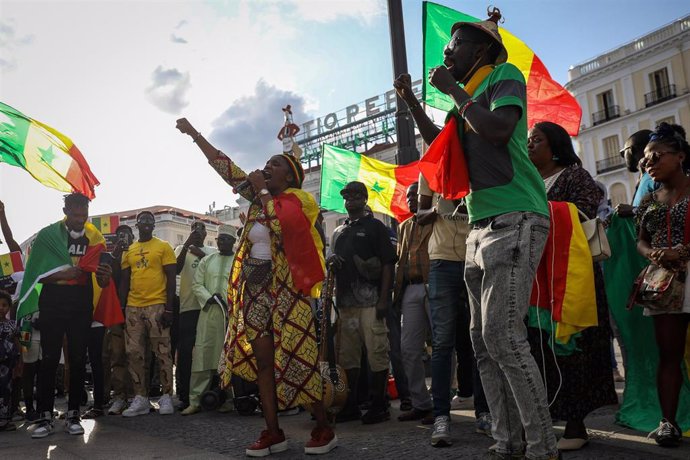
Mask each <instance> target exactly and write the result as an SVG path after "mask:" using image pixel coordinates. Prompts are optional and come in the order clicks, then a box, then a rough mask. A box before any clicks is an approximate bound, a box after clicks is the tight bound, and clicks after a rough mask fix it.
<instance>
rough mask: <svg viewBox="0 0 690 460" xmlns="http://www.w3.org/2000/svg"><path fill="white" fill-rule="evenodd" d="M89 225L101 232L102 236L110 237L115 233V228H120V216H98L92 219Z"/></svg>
mask: <svg viewBox="0 0 690 460" xmlns="http://www.w3.org/2000/svg"><path fill="white" fill-rule="evenodd" d="M91 223H92V224H93V225H94V227H96V228H97V229H98V231H99V232H101V233H102V234H103V235H110V234H112V233H115V230H117V227H119V226H120V216H112V215H111V216H100V217H92V218H91Z"/></svg>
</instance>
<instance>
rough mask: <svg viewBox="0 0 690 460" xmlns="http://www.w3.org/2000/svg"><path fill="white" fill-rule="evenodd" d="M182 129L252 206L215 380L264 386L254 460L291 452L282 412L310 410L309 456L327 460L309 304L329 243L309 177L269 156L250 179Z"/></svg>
mask: <svg viewBox="0 0 690 460" xmlns="http://www.w3.org/2000/svg"><path fill="white" fill-rule="evenodd" d="M177 129H179V130H180V131H181V132H182V133H183V134H188V135H189V136H191V137H192V139H193V141H194V142H195V143H196V144H197V145H198V146H199V148H200V149H201V151H202V152H203V153H204V155H205V156H206V158H208V160H209V163H210V165H211V166H212V167H213V169H215V170H216V172H218V174H219V175H220V176H221V177H222V178H223V179H224V180H225V181H226V182H227V183H228V184H230V185H231V186H232V187H234V188H235V190H236V191H237V193H239V194H240V195H242V196H243V197H245V198H246V199H248V200H249V201H250V203H251V204H250V207H249V211H248V213H247V220H246V223H245V227H244V230H243V232H242V236H241V238H240V242H239V245H238V249H237V253H236V256H235V260H234V261H233V265H232V269H231V274H230V285H229V289H228V292H229V295H228V305H229V310H230V311H229V326H228V334H227V338H226V342H225V350H224V352H223V356H222V357H221V364H220V369H219V373H220V376H221V384H222V385H223V386H224V387H228V386H229V385H230V378H231V376H232V375H233V374H234V375H237V376H239V377H241V378H243V379H245V380H249V381H255V380H256V381H258V386H259V395H260V398H261V406H262V411H263V416H264V419H265V420H266V426H267V429H266V430H264V431H262V433H261V436H260V438H259V439H258V440H257V441H256V442H254V443H253V444H252V445H251V446H249V447H248V448H247V450H246V454H247V455H248V456H250V457H264V456H267V455H270V454H271V453H277V452H282V451H284V450H286V449H287V448H288V446H287V440H286V439H285V434H284V433H283V431H282V430H281V429H280V428H279V426H278V417H277V412H278V409H288V408H292V407H297V406H299V405H309V406H311V407H312V410H313V413H314V416H315V417H316V422H317V426H316V428H315V429H314V430H313V431H312V433H311V440H310V441H309V442H307V444H306V445H305V448H304V451H305V453H307V454H324V453H327V452H330V451H331V450H332V449H333V448H335V447H336V445H337V437H336V436H335V433H334V432H333V430H332V429H331V427H330V426H329V425H328V421H327V418H326V412H325V410H324V406H323V404H322V401H321V400H322V393H323V384H322V380H321V375H320V373H319V369H318V346H317V343H316V333H315V326H314V317H313V314H312V310H311V306H310V303H309V298H310V297H316V296H317V295H318V292H319V290H320V287H321V282H322V281H323V279H324V271H325V270H324V267H325V266H324V259H323V253H322V249H323V243H322V241H321V238H320V237H319V234H318V232H317V230H316V228H315V225H314V224H315V222H316V219H317V217H318V214H319V208H318V205H317V204H316V201H315V200H314V197H313V196H312V195H310V194H309V193H306V192H304V191H303V190H302V189H301V187H302V182H303V181H304V170H303V169H302V166H301V164H300V161H299V159H297V158H295V157H294V156H292V155H289V154H281V155H274V156H272V157H271V158H270V159H269V160H268V161H267V162H266V166H264V168H263V170H258V169H257V170H255V171H252V172H251V173H249V174H247V173H245V172H244V171H243V170H242V169H240V168H239V167H238V166H237V165H235V163H233V162H232V161H231V160H230V158H228V157H227V156H225V155H224V154H223V153H222V152H221V151H220V150H217V149H216V148H215V147H213V146H212V145H211V144H210V143H209V142H208V141H207V140H206V139H204V137H203V136H202V135H201V133H199V132H198V131H197V130H196V129H194V127H192V125H191V124H190V123H189V121H187V119H185V118H182V119H180V120H177Z"/></svg>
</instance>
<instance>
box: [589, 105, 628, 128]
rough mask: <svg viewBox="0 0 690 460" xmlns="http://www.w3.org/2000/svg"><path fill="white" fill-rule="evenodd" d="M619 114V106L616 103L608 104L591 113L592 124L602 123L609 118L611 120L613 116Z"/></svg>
mask: <svg viewBox="0 0 690 460" xmlns="http://www.w3.org/2000/svg"><path fill="white" fill-rule="evenodd" d="M620 116H621V111H620V107H618V106H617V105H610V106H608V107H606V108H605V109H604V110H600V111H598V112H594V113H593V114H592V124H593V125H594V126H596V125H600V124H602V123H605V122H607V121H609V120H613V119H614V118H618V117H620Z"/></svg>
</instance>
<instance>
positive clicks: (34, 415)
mask: <svg viewBox="0 0 690 460" xmlns="http://www.w3.org/2000/svg"><path fill="white" fill-rule="evenodd" d="M24 418H26V420H27V422H35V421H36V420H38V419H40V418H41V414H39V413H38V411H37V410H36V409H29V410H28V411H27V412H26V415H25V416H24Z"/></svg>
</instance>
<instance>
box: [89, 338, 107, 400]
mask: <svg viewBox="0 0 690 460" xmlns="http://www.w3.org/2000/svg"><path fill="white" fill-rule="evenodd" d="M104 337H105V327H103V326H99V327H92V328H90V330H89V341H88V345H87V347H88V353H89V363H90V364H91V375H92V376H93V407H94V408H96V409H103V403H104V402H105V387H104V382H103V338H104Z"/></svg>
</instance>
